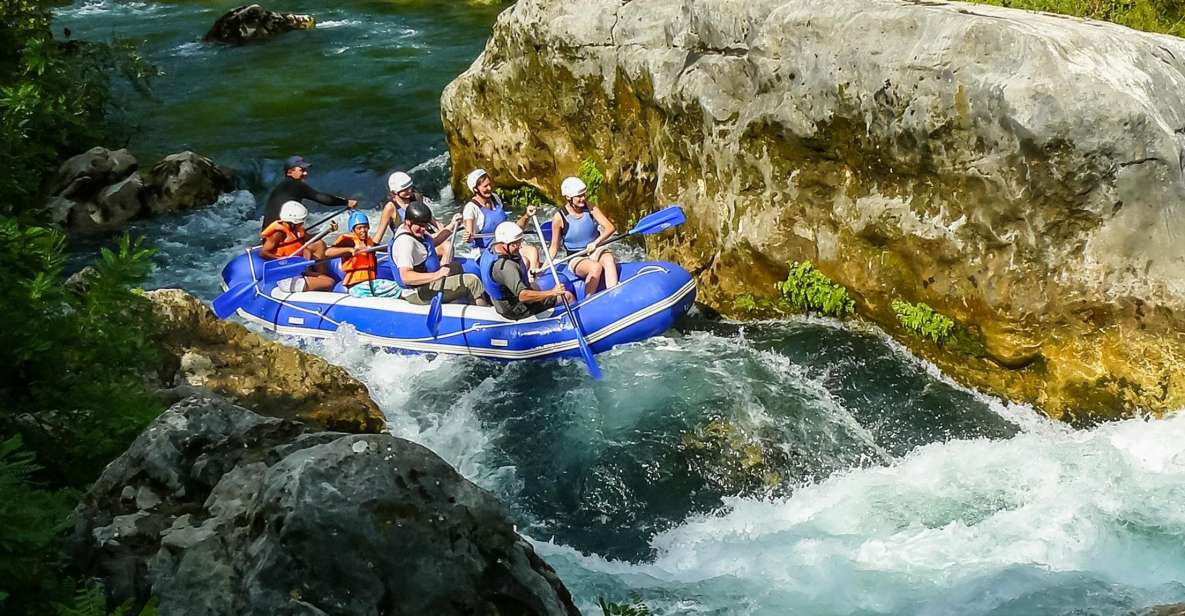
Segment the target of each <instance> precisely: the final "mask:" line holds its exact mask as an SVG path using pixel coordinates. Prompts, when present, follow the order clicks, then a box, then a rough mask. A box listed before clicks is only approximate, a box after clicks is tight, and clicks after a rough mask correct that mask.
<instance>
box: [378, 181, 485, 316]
mask: <svg viewBox="0 0 1185 616" xmlns="http://www.w3.org/2000/svg"><path fill="white" fill-rule="evenodd" d="M460 222H461V216H460V215H454V216H453V219H452V221H451V222H449V224H448V225H447V226H445V227H444V228H443V229H440V230H439V231H437V232H436V234H435V235H433V234H431V233H429V229H430V228H431V225H432V210H430V209H428V206H427V205H424V204H423V203H412V204H411V205H409V206H407V210H406V211H405V216H404V218H403V224H401V225H399V228H398V229H397V230H396V231H395V237H394V238H392V240H391V261H392V262H393V263H394V266H395V268H396V270H397V271H398V272H399V276H398V277H399V283H400V285H401V286H402V287H404V289H403V299H405V300H407V301H409V302H411V303H413V304H421V305H423V304H428V303H431V302H432V298H433V296H435V295H436V294H437V293H443V300H444V301H445V302H454V301H463V302H468V303H476V304H478V305H482V306H485V305H487V302H486V301H485V298H484V297H483V296H484V295H485V288H484V287H483V286H482V284H481V279H480V278H478V277H477V276H474V275H473V274H466V273H464V270H463V269H462V268H461V264H460V263H456V262H454V261H452V260H451V259H449V260H442V259H441V258H440V257H439V256H438V255H437V254H436V247H437V246H439V245H440V244H442V243H444V242H445V241H447V240H449V238H451V237H452V235H453V233H455V232H456V230H457V225H459V224H460Z"/></svg>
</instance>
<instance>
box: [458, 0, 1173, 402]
mask: <svg viewBox="0 0 1185 616" xmlns="http://www.w3.org/2000/svg"><path fill="white" fill-rule="evenodd" d="M1182 91H1185V40H1182V39H1179V38H1176V37H1172V36H1166V35H1157V34H1149V33H1144V32H1137V31H1135V30H1131V29H1128V28H1124V27H1121V26H1118V25H1114V24H1108V23H1099V22H1091V21H1086V20H1081V19H1072V18H1067V17H1064V16H1056V15H1049V14H1040V13H1032V12H1025V11H1019V10H1012V9H1004V8H998V7H992V6H984V5H970V4H963V3H959V2H941V1H939V2H913V1H905V0H752V1H746V2H734V1H731V0H625V1H618V0H562V1H561V0H520V1H519V2H517V3H516V4H515V5H514V6H513V7H512V8H511V9H509V10H507V11H506V12H504V13H503V14H502V15H501V16H500V17H499V19H498V22H497V24H496V25H495V27H494V31H493V34H492V36H491V38H490V40H489V42H488V44H487V46H486V48H485V50H484V51H483V52H482V54H481V56H480V57H479V58H478V59H477V60H476V61H475V62H474V63H473V65H472V66H471V67H470V68H469V69H468V70H467V71H466V72H465V73H464V74H462V75H461V76H460V77H458V78H457V79H456V80H455V81H454V82H453V83H451V84H450V85H449V86H448V87H447V88H446V89H445V91H444V94H443V97H442V101H441V110H442V117H443V121H444V127H445V133H446V139H447V142H448V146H449V151H450V156H451V158H452V161H453V165H452V169H453V174H454V177H453V181H454V184H455V185H458V186H459V185H460V184H461V178H462V177H463V175H464V174H465V173H466V172H467V171H468V170H469V169H472V168H474V167H479V166H480V167H483V168H485V169H489V170H491V172H492V175H493V179H494V180H495V182H496V183H498V184H501V185H516V184H521V183H528V184H533V185H535V186H538V187H540V188H542V189H543V190H544V191H545V192H547V193H548V194H550V195H551V196H552V197H558V195H557V194H556V193H557V192H558V186H559V183H560V180H561V179H562V178H563V177H564V176H567V175H572V174H574V173H575V172H576V170H577V168H578V165H579V163H580V161H581V160H582V159H583V158H585V157H591V158H593V159H594V160H595V161H596V162H597V163H598V165H599V166H600V167H601V169H602V170H603V171H604V173H605V177H606V184H605V187H604V189H603V190H602V192H601V199H600V205H601V206H602V207H604V208H606V209H607V210H608V213H609V214H610V215H611V216H613V217H615V220H616V221H617V222H618V223H619V224H621V223H624V221H626V220H628V219H629V218H631V217H634V216H638V215H640V214H644V213H647V212H649V211H652V210H653V209H655V208H657V207H660V206H662V205H666V204H668V203H680V204H682V205H683V207H684V209H685V210H686V212H687V215H688V221H687V223H686V224H684V225H683V226H682V227H680V228H679V229H678V230H676V231H675V232H668V233H667V234H664V235H661V236H657V237H655V238H653V239H652V240H651V244H650V246H651V248H652V249H655V250H657V252H659V253H660V256H665V257H667V258H672V259H674V260H677V261H679V262H680V263H682V264H683V265H685V266H687V267H688V268H689V269H690V270H691V271H693V272H694V273H695V274H696V275H697V277H698V282H699V289H698V297H699V298H700V299H701V300H702V301H706V302H707V303H708V304H710V305H712V306H713V307H714V308H717V309H720V310H723V311H726V312H729V311H731V310H730V309H731V306H732V302H733V300H734V298H736V297H737V296H738V295H740V294H743V293H754V294H757V295H759V296H761V295H767V296H770V295H773V294H774V293H775V291H774V288H773V283H774V282H775V281H777V280H779V279H782V278H784V277H785V275H786V272H787V264H788V262H791V261H804V260H810V261H813V262H814V263H815V264H816V265H817V266H818V268H819V269H820V270H821V271H822V272H823V273H825V274H826V275H827V276H829V277H831V278H832V279H834V280H835V281H837V282H838V283H840V284H842V285H843V286H845V287H847V288H848V290H849V291H850V292H851V293H852V295H853V296H854V297H855V298H856V299H857V309H858V310H859V312H860V313H861V314H863V315H864V316H866V317H869V318H871V319H873V320H875V321H876V322H878V323H880V324H881V325H882V326H883V327H885V328H886V329H887V330H888V331H890V333H892V334H894V335H895V336H897V337H899V338H900V339H901V340H902V341H904V342H905V343H906V344H908V345H910V346H911V348H912V349H913V350H914V351H916V352H918V353H919V354H921V355H922V356H924V357H926V358H928V359H931V360H933V361H934V362H936V363H937V364H938V365H939V366H940V367H941V368H943V369H944V370H945V371H947V372H948V373H950V374H951V375H953V376H954V377H956V378H958V379H959V380H961V381H963V382H965V383H968V384H971V385H974V386H977V387H980V388H984V389H987V390H989V391H991V392H994V393H997V394H1000V395H1004V396H1006V397H1008V398H1011V399H1014V400H1018V401H1025V402H1031V403H1034V404H1036V405H1038V406H1039V407H1041V408H1042V409H1044V410H1045V411H1047V412H1049V413H1050V414H1052V415H1054V416H1066V415H1086V416H1092V415H1093V416H1097V415H1103V416H1111V415H1116V414H1122V413H1131V412H1137V411H1140V410H1151V411H1167V410H1171V409H1176V408H1180V407H1182V406H1185V268H1182V267H1181V265H1182V263H1185V242H1182V241H1181V239H1180V229H1181V228H1182V226H1185V171H1183V169H1185V97H1182V96H1181V92H1182ZM458 194H461V193H460V192H459V193H458ZM896 299H902V300H906V301H910V302H924V303H926V304H928V305H929V306H930V307H932V308H933V309H935V310H937V311H938V312H940V313H942V314H945V315H947V316H949V317H951V318H953V319H954V320H955V321H956V322H957V323H959V324H961V325H962V326H963V327H964V328H965V329H967V330H968V331H970V332H971V334H972V335H973V336H974V337H975V338H977V339H978V342H979V343H980V344H979V346H978V347H976V346H975V345H971V348H978V349H980V350H978V351H974V352H973V353H971V354H967V353H964V352H962V351H961V350H953V349H951V348H946V347H942V346H939V345H936V344H933V343H929V342H925V341H924V340H922V339H920V338H918V337H915V336H912V335H911V334H910V333H909V332H908V331H906V330H905V329H904V328H903V327H902V326H900V325H899V324H898V322H897V319H896V316H895V313H894V310H893V307H892V304H893V300H896ZM964 350H965V349H964Z"/></svg>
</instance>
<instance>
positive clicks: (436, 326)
mask: <svg viewBox="0 0 1185 616" xmlns="http://www.w3.org/2000/svg"><path fill="white" fill-rule="evenodd" d="M459 235H460V233H457V232H456V231H455V230H454V231H453V234H452V235H450V236H449V240H448V241H450V242H452V243H453V250H456V248H457V236H459ZM442 316H444V291H437V293H436V295H433V296H432V303H431V304H429V305H428V317H427V319H426V323H425V324H426V325H427V326H428V333H430V334H432V337H433V338H435V337H436V334H437V333H438V332H439V331H440V318H441V317H442Z"/></svg>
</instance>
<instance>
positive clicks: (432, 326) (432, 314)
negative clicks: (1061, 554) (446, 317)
mask: <svg viewBox="0 0 1185 616" xmlns="http://www.w3.org/2000/svg"><path fill="white" fill-rule="evenodd" d="M443 314H444V293H437V294H436V295H434V296H432V305H430V306H428V331H429V332H430V333H431V334H432V337H433V338H435V337H436V334H437V332H439V331H440V317H441V316H442V315H443Z"/></svg>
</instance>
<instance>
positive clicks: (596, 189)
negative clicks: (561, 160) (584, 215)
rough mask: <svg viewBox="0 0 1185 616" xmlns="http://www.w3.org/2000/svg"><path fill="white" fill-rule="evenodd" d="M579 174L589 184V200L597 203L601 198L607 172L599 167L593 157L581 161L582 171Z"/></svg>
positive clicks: (594, 203)
mask: <svg viewBox="0 0 1185 616" xmlns="http://www.w3.org/2000/svg"><path fill="white" fill-rule="evenodd" d="M577 176H578V177H579V178H580V179H581V180H584V183H585V184H586V185H587V186H588V193H587V194H588V202H589V203H591V204H593V205H596V204H597V201H598V200H599V199H600V195H599V193H600V192H601V185H603V184H604V183H605V174H604V173H602V172H601V170H600V169H598V168H597V163H596V161H594V160H593V159H591V158H586V159H584V160H582V161H580V171H579V173H577Z"/></svg>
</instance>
